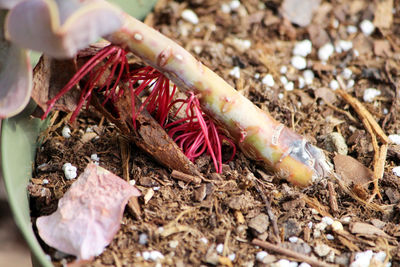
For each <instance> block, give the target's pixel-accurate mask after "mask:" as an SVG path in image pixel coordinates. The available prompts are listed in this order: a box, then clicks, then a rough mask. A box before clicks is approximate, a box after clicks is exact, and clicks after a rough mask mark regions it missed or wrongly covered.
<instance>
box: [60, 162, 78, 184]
mask: <svg viewBox="0 0 400 267" xmlns="http://www.w3.org/2000/svg"><path fill="white" fill-rule="evenodd" d="M62 169H63V171H64V175H65V178H66V179H68V180H71V179H75V178H76V176H78V174H77V168H76V167H75V166H72V164H71V163H69V162H67V163H65V164H64V165H63V167H62Z"/></svg>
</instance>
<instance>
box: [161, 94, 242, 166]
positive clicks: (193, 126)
mask: <svg viewBox="0 0 400 267" xmlns="http://www.w3.org/2000/svg"><path fill="white" fill-rule="evenodd" d="M176 103H182V104H181V106H180V107H179V109H178V111H177V112H176V113H175V115H174V117H176V115H177V113H178V112H179V110H181V109H182V108H183V106H184V105H185V104H186V117H185V118H183V119H179V120H176V121H174V122H172V123H169V124H167V125H166V126H165V128H167V129H168V128H169V129H170V130H169V131H168V134H169V135H170V136H171V137H173V138H174V141H175V142H176V143H177V144H178V146H179V147H180V148H181V149H182V151H183V152H184V153H185V155H186V156H187V157H188V158H189V159H190V160H191V161H194V160H195V159H196V158H198V157H199V156H201V155H202V154H203V153H204V152H207V153H208V154H209V155H210V156H211V158H212V160H213V162H214V166H215V170H216V172H218V173H221V172H222V142H223V141H226V142H227V143H228V144H229V145H230V146H231V147H232V149H233V151H232V156H231V158H230V159H229V160H232V158H233V157H234V155H235V154H236V146H235V144H234V143H233V141H231V140H230V139H229V138H228V137H226V136H224V135H223V134H222V133H221V131H220V129H218V127H217V126H216V125H215V124H214V122H213V121H212V120H210V119H209V118H208V117H207V116H206V115H205V114H204V113H203V112H202V111H201V110H200V103H199V100H198V99H197V98H196V97H195V95H194V94H193V93H192V94H191V95H190V96H189V98H188V99H186V100H181V99H180V100H176V101H174V102H173V103H171V105H170V106H172V105H174V104H176Z"/></svg>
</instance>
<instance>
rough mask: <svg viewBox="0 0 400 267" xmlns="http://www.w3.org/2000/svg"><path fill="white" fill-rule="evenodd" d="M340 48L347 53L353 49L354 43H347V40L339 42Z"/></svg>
mask: <svg viewBox="0 0 400 267" xmlns="http://www.w3.org/2000/svg"><path fill="white" fill-rule="evenodd" d="M338 46H339V48H340V49H341V51H344V52H347V51H349V50H350V49H352V48H353V42H352V41H345V40H340V41H339V42H338Z"/></svg>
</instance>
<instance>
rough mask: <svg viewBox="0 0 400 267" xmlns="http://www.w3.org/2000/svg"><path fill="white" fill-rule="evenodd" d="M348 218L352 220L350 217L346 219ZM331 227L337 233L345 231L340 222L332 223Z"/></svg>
mask: <svg viewBox="0 0 400 267" xmlns="http://www.w3.org/2000/svg"><path fill="white" fill-rule="evenodd" d="M346 218H350V217H346ZM331 227H332V230H333V231H335V232H337V231H342V230H343V225H342V223H341V222H339V221H334V222H333V223H332V225H331Z"/></svg>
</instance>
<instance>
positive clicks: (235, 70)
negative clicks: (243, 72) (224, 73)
mask: <svg viewBox="0 0 400 267" xmlns="http://www.w3.org/2000/svg"><path fill="white" fill-rule="evenodd" d="M229 75H231V76H233V77H235V78H236V79H239V78H240V68H239V67H238V66H235V67H233V69H231V71H230V72H229Z"/></svg>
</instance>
